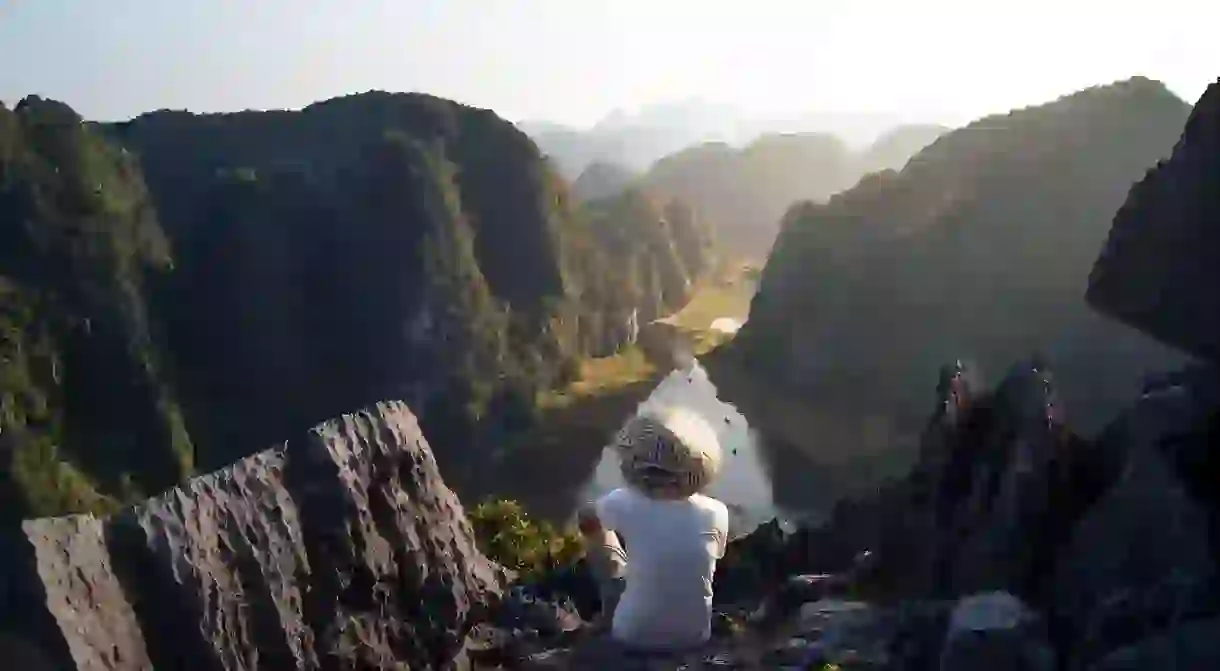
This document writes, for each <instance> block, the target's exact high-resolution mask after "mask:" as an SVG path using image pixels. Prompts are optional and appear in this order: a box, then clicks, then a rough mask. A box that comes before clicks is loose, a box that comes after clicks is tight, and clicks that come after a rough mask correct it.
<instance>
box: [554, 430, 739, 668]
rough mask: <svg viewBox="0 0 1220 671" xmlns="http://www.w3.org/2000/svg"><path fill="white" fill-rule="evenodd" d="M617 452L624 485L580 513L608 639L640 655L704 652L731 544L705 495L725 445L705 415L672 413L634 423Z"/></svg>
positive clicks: (719, 508)
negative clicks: (719, 574) (717, 576)
mask: <svg viewBox="0 0 1220 671" xmlns="http://www.w3.org/2000/svg"><path fill="white" fill-rule="evenodd" d="M611 447H612V449H614V450H616V451H617V452H618V456H619V459H620V468H621V471H622V475H623V479H624V481H625V483H626V486H624V487H620V488H618V489H615V490H613V491H611V492H610V493H608V494H606V495H605V496H603V497H601V498H600V499H598V500H597V501H596V502H593V503H589V504H586V505H585V506H583V507H582V509H581V510H580V512H579V514H578V520H579V523H580V527H581V531H582V533H583V534H584V536H585V538H586V539H589V540H590V541H592V542H590V543H589V546H588V547H587V550H586V554H587V556H588V557H589V559H590V564H591V566H593V567H594V570H595V571H599V570H600V571H601V574H600V575H599V576H598V579H599V582H600V583H601V584H602V586H603V589H602V592H603V595H609V596H610V598H609V599H608V600H607V602H606V603H604V606H603V616H604V617H605V618H608V619H609V620H610V636H611V638H612V639H613V640H614V641H616V642H617V643H620V644H622V645H623V646H624V647H626V648H629V649H636V650H641V651H661V652H675V653H681V652H684V651H688V650H693V649H697V648H699V647H700V646H702V645H703V644H704V643H706V642H707V641H708V639H709V638H710V637H711V615H712V577H713V575H714V573H715V570H716V562H717V561H718V560H719V559H721V558H722V557H723V556H724V552H725V546H726V544H727V542H728V531H729V528H728V527H729V511H728V508H727V507H726V506H725V505H724V504H723V503H721V502H720V501H718V500H716V499H713V498H711V497H708V496H704V495H703V494H701V493H700V492H701V491H703V490H704V489H705V488H706V487H707V486H708V485H709V484H711V482H712V480H713V479H714V478H715V477H716V475H717V474H718V472H719V469H720V456H721V455H720V443H719V439H718V438H717V436H716V432H715V431H714V430H713V429H712V427H711V426H710V425H709V424H708V423H707V422H706V420H704V419H703V417H702V416H700V415H698V414H696V413H694V412H691V411H687V410H684V409H680V408H679V409H665V410H661V411H658V412H653V413H644V414H640V415H638V416H636V417H634V418H633V419H632V420H630V421H629V422H628V423H627V424H626V426H624V427H623V429H622V431H620V432H619V433H618V435H617V436H616V437H615V440H614V442H613V444H612V446H611ZM618 541H621V542H618ZM624 545H625V549H624ZM599 567H600V568H599ZM620 589H621V592H622V595H621V597H619V598H617V600H616V599H615V597H616V596H617V595H616V592H617V591H619V590H620ZM603 598H605V597H603ZM615 601H617V603H615Z"/></svg>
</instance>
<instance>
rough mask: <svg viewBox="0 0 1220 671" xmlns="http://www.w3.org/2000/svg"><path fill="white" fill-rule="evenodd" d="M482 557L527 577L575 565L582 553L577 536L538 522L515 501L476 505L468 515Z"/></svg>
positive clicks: (549, 524) (488, 502) (571, 532)
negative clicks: (486, 557) (484, 556)
mask: <svg viewBox="0 0 1220 671" xmlns="http://www.w3.org/2000/svg"><path fill="white" fill-rule="evenodd" d="M469 517H470V523H471V526H473V527H474V535H475V542H476V543H477V544H478V546H479V549H480V550H482V551H483V554H485V555H487V556H488V557H490V558H492V559H494V560H495V561H497V562H499V563H500V564H501V565H503V566H505V567H507V568H510V569H513V570H514V571H517V572H518V574H519V575H520V577H522V578H529V577H535V576H539V575H542V574H543V573H545V572H547V571H549V570H553V569H556V568H560V567H563V566H568V565H570V564H572V563H575V561H576V560H577V559H579V558H580V556H581V554H582V553H583V547H584V546H583V544H582V542H581V539H580V535H579V534H578V533H576V532H575V531H560V530H557V529H556V528H555V527H554V525H552V524H551V523H549V522H545V521H542V522H538V521H535V520H532V519H530V517H529V515H528V514H527V513H526V512H525V510H524V509H523V508H522V507H521V504H519V503H517V502H516V501H506V500H496V501H486V502H484V503H481V504H479V505H478V506H477V507H475V509H474V510H472V511H471V512H470V514H469Z"/></svg>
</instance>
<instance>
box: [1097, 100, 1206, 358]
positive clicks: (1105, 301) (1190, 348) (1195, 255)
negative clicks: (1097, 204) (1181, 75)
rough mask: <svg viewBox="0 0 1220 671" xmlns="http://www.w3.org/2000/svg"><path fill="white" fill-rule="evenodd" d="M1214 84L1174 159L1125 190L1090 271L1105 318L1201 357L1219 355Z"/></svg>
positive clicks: (1200, 101)
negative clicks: (1128, 192) (1108, 231)
mask: <svg viewBox="0 0 1220 671" xmlns="http://www.w3.org/2000/svg"><path fill="white" fill-rule="evenodd" d="M1217 119H1220V86H1216V85H1212V86H1211V87H1209V88H1208V89H1207V92H1206V93H1205V94H1204V95H1203V97H1202V98H1200V99H1199V102H1198V103H1196V104H1195V109H1194V113H1193V114H1192V115H1191V118H1190V121H1189V122H1188V123H1187V124H1186V131H1185V132H1184V133H1183V134H1182V138H1181V140H1179V141H1178V144H1177V145H1176V146H1175V147H1174V150H1173V156H1172V158H1171V159H1170V160H1168V161H1163V162H1161V163H1159V164H1158V165H1157V166H1156V167H1155V168H1153V169H1151V170H1149V171H1148V174H1147V175H1146V176H1145V177H1144V179H1142V180H1141V181H1140V182H1139V183H1138V184H1136V185H1135V187H1134V188H1133V189H1132V190H1131V193H1130V195H1129V196H1128V197H1127V201H1126V203H1124V204H1123V207H1122V209H1121V210H1119V212H1118V214H1117V216H1115V218H1114V226H1113V228H1112V229H1111V231H1110V236H1109V238H1108V239H1107V240H1106V246H1105V248H1104V250H1103V252H1102V254H1101V257H1100V258H1099V259H1098V260H1097V262H1096V264H1094V266H1093V272H1092V274H1091V275H1090V276H1089V289H1088V292H1087V294H1086V298H1087V300H1088V301H1089V304H1090V305H1091V306H1093V307H1094V308H1095V309H1097V310H1099V311H1100V312H1102V313H1104V314H1106V315H1107V316H1110V317H1113V318H1115V319H1117V320H1119V321H1121V322H1123V323H1125V324H1128V325H1130V326H1133V327H1135V328H1137V329H1139V330H1141V331H1143V332H1144V333H1147V334H1148V335H1151V336H1153V337H1154V338H1157V339H1158V340H1161V341H1162V342H1164V343H1166V344H1168V345H1170V346H1172V347H1176V348H1178V349H1181V350H1183V351H1186V352H1190V353H1191V354H1193V355H1195V356H1197V357H1201V358H1204V359H1210V360H1215V359H1216V357H1217V356H1220V341H1218V340H1217V338H1218V337H1220V304H1218V303H1217V301H1218V300H1220V298H1218V297H1217V296H1216V292H1215V291H1212V290H1210V289H1208V288H1207V287H1214V286H1216V285H1217V283H1216V281H1215V277H1214V276H1215V274H1216V269H1217V268H1220V245H1217V244H1216V235H1217V231H1216V213H1217V212H1220V194H1217V192H1216V185H1217V184H1220V122H1218V121H1217Z"/></svg>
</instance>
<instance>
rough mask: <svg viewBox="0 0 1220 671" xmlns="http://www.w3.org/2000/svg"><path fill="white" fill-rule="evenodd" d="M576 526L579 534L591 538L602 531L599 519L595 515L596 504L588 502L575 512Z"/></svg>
mask: <svg viewBox="0 0 1220 671" xmlns="http://www.w3.org/2000/svg"><path fill="white" fill-rule="evenodd" d="M576 526H577V528H579V529H580V533H581V534H583V535H585V536H592V535H594V534H596V533H598V532H600V531H601V530H602V521H601V518H600V517H598V515H597V504H596V503H595V502H593V501H589V502H587V503H585V504H584V505H582V506H581V507H580V508H579V509H577V511H576Z"/></svg>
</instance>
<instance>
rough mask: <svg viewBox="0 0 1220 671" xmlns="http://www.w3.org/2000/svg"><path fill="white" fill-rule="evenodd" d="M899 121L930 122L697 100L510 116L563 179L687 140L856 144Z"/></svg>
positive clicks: (638, 159)
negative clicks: (601, 113) (793, 137)
mask: <svg viewBox="0 0 1220 671" xmlns="http://www.w3.org/2000/svg"><path fill="white" fill-rule="evenodd" d="M907 125H913V126H918V127H924V128H928V127H934V126H935V125H936V124H930V123H921V122H916V121H914V120H911V119H906V118H904V117H903V116H902V115H900V114H887V113H878V112H859V113H851V112H841V113H832V112H807V113H804V114H800V115H795V116H791V117H778V118H772V117H763V116H760V115H754V114H749V113H747V112H746V111H744V110H742V109H739V108H737V107H734V106H731V105H722V104H715V103H709V102H705V101H700V100H686V101H680V102H671V103H659V104H656V105H648V106H645V107H643V108H641V109H640V110H638V111H637V112H635V113H632V114H629V113H627V112H624V111H622V110H615V111H612V112H611V113H609V114H608V115H607V116H606V117H605V118H603V119H601V120H600V121H598V122H597V123H596V124H594V125H593V126H592V127H590V128H574V127H571V126H566V125H563V124H558V123H554V122H549V121H544V120H525V121H519V122H517V127H518V128H520V129H521V130H522V131H524V132H525V133H526V134H528V135H529V136H530V137H531V138H533V140H534V141H535V142H536V143H537V144H538V147H539V149H541V150H542V152H543V153H544V154H546V155H547V156H548V157H549V158H550V159H551V160H552V161H553V162H554V163H555V165H556V167H557V168H558V170H559V171H560V172H561V173H562V174H563V175H564V176H565V177H567V178H568V179H576V177H577V176H578V175H580V173H581V172H582V171H583V170H584V169H585V168H587V167H588V166H589V164H591V163H594V162H606V163H614V164H618V165H621V166H623V167H624V168H628V169H630V170H634V171H637V172H642V171H644V170H646V169H647V168H648V167H649V166H651V165H652V164H653V163H654V162H656V161H657V160H659V159H660V158H662V157H664V156H667V155H669V154H673V153H675V152H678V151H681V150H683V149H686V148H688V147H691V146H694V145H699V144H703V143H709V142H723V143H725V144H729V145H732V146H734V147H743V146H745V145H747V144H749V143H751V142H753V141H755V140H756V139H758V138H759V137H760V136H763V135H770V134H799V133H828V134H832V135H834V136H836V137H838V138H840V139H841V140H843V141H844V142H845V143H846V144H847V145H848V146H849V147H851V148H852V149H860V148H863V147H866V146H868V145H869V144H871V143H873V142H874V141H876V140H878V139H880V138H881V137H882V136H883V135H884V134H885V133H887V132H890V131H892V130H893V129H894V128H895V127H898V126H907ZM887 167H896V166H887Z"/></svg>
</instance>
